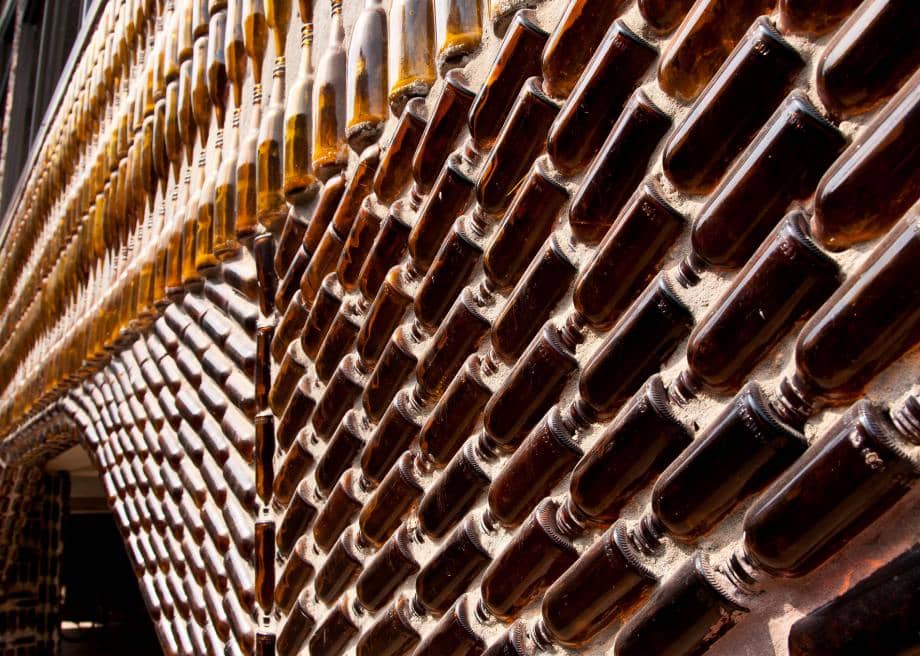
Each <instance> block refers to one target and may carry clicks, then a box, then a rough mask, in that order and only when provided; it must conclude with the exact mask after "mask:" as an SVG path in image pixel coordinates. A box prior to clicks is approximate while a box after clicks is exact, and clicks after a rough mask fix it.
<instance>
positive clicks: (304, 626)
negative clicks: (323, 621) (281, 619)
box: [276, 600, 316, 656]
mask: <svg viewBox="0 0 920 656" xmlns="http://www.w3.org/2000/svg"><path fill="white" fill-rule="evenodd" d="M315 626H316V620H314V619H313V615H312V614H311V613H310V611H309V610H308V609H307V608H305V607H304V606H303V604H301V602H300V600H298V601H297V603H296V604H295V605H294V608H293V610H292V611H291V613H290V614H289V615H288V617H287V620H286V621H285V623H284V627H283V628H282V629H281V632H280V633H279V634H278V642H277V644H276V647H277V649H278V653H279V654H280V655H281V656H295V654H297V653H298V651H299V650H300V648H301V646H302V645H303V644H304V643H305V642H306V640H307V638H308V637H309V636H310V634H311V633H312V632H313V628H314V627H315Z"/></svg>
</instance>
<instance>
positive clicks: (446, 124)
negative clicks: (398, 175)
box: [412, 70, 474, 193]
mask: <svg viewBox="0 0 920 656" xmlns="http://www.w3.org/2000/svg"><path fill="white" fill-rule="evenodd" d="M473 97H474V96H473V92H472V90H471V89H470V88H469V83H468V82H467V79H466V77H465V76H464V75H463V73H461V72H460V71H457V70H453V71H450V72H449V73H448V74H447V75H446V76H445V77H444V86H443V87H442V89H441V95H439V96H438V99H437V101H436V102H435V104H434V106H433V107H432V109H431V112H430V115H429V116H428V123H427V125H426V126H425V131H424V132H423V133H422V135H421V137H420V139H419V142H418V148H417V150H416V151H415V153H414V155H413V156H412V177H413V178H414V180H415V183H416V184H417V185H418V186H419V189H420V190H421V191H422V192H423V193H427V192H428V190H430V189H431V187H432V185H433V184H434V183H435V180H437V177H438V174H439V172H440V171H441V169H442V167H443V166H444V162H445V160H447V157H448V155H449V154H450V150H451V148H452V147H453V146H454V145H455V142H456V141H457V138H458V137H459V136H460V135H461V134H462V132H463V129H464V127H465V126H466V115H467V113H468V112H469V109H470V105H471V104H472V103H473Z"/></svg>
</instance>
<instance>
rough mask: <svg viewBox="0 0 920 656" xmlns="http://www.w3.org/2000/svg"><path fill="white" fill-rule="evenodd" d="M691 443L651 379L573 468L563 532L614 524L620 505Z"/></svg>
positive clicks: (655, 380) (655, 379)
mask: <svg viewBox="0 0 920 656" xmlns="http://www.w3.org/2000/svg"><path fill="white" fill-rule="evenodd" d="M691 439H692V434H691V432H690V431H689V430H688V429H687V428H686V427H685V426H684V425H683V424H682V423H681V422H680V420H678V419H677V418H676V417H675V416H674V414H673V413H672V411H671V408H670V405H669V404H668V400H667V392H666V391H665V389H664V385H663V384H662V382H661V378H660V377H659V376H658V374H655V375H653V376H652V377H651V378H650V379H649V380H648V381H647V382H646V383H645V385H643V386H642V388H641V389H640V390H639V391H638V392H636V394H635V395H634V396H633V397H632V398H631V399H630V400H629V402H628V403H627V404H626V405H625V406H624V407H623V409H622V410H621V411H620V413H619V414H618V415H617V418H616V420H615V421H614V423H612V424H611V425H610V426H609V427H608V428H607V429H606V430H604V432H603V433H602V434H601V436H600V438H599V439H598V441H597V442H596V443H595V445H594V446H593V447H592V448H591V450H590V451H588V453H587V454H585V456H584V457H583V458H582V459H581V460H580V461H579V462H578V464H577V465H576V466H575V469H574V471H573V472H572V478H571V480H570V482H569V498H568V500H567V503H566V505H565V506H564V507H563V508H562V509H561V510H560V518H559V524H560V527H561V528H562V530H564V531H566V532H567V533H571V534H574V533H576V532H577V531H578V528H579V526H580V525H581V524H582V523H585V522H592V523H600V524H609V523H610V522H612V521H614V520H615V519H616V518H617V517H618V516H619V514H620V509H621V508H622V507H623V504H624V503H626V501H628V500H629V499H630V498H631V497H632V495H633V494H635V493H636V492H638V491H639V490H640V489H642V488H643V487H644V486H645V485H646V484H647V483H648V482H649V481H650V480H651V479H652V477H654V476H656V475H657V474H658V473H660V472H661V471H662V470H663V469H664V468H665V467H666V466H667V465H668V464H670V463H671V461H673V460H674V458H676V457H677V455H678V454H679V453H680V452H681V451H682V450H683V449H684V448H686V447H687V446H688V445H689V444H690V442H691Z"/></svg>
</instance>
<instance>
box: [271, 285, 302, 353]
mask: <svg viewBox="0 0 920 656" xmlns="http://www.w3.org/2000/svg"><path fill="white" fill-rule="evenodd" d="M288 291H289V292H290V295H291V298H288V299H285V298H278V297H277V296H276V298H275V304H276V305H277V306H278V309H279V311H280V310H282V309H283V312H284V315H283V316H282V317H281V321H279V322H278V328H277V329H276V330H275V335H274V337H272V344H271V350H272V355H273V356H274V357H275V360H279V361H280V360H283V359H284V355H285V352H286V351H287V350H288V347H289V346H290V345H291V344H292V343H293V342H294V340H295V339H296V338H297V337H300V333H301V331H302V330H303V326H304V324H305V323H306V322H307V317H309V316H310V308H309V307H308V306H307V304H306V303H304V302H303V296H301V294H300V289H299V285H293V286H292V287H291V288H290V290H288ZM278 296H286V292H285V291H284V289H283V286H282V289H280V290H279V292H278ZM279 301H281V302H280V303H279ZM287 301H291V303H290V304H288V302H287ZM296 348H297V349H298V351H299V352H301V353H302V352H303V346H301V345H300V344H298V346H297V347H296Z"/></svg>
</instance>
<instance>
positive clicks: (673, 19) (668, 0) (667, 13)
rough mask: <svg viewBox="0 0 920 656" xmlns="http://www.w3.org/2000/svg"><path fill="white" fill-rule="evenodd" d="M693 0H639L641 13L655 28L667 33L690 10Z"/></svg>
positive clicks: (659, 31)
mask: <svg viewBox="0 0 920 656" xmlns="http://www.w3.org/2000/svg"><path fill="white" fill-rule="evenodd" d="M692 4H693V0H639V13H640V14H642V18H644V19H645V22H646V23H648V24H649V25H650V26H651V28H652V29H653V30H655V31H656V32H658V33H659V34H667V33H668V32H670V31H671V30H673V29H674V28H675V27H677V26H678V25H680V22H681V21H682V20H683V19H684V16H686V15H687V12H688V11H690V6H691V5H692Z"/></svg>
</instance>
